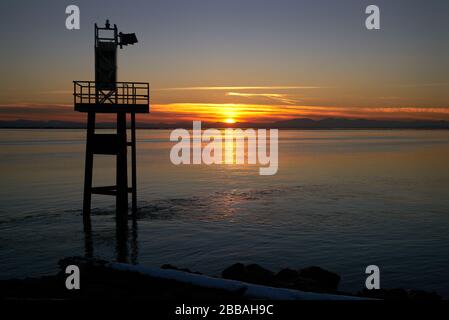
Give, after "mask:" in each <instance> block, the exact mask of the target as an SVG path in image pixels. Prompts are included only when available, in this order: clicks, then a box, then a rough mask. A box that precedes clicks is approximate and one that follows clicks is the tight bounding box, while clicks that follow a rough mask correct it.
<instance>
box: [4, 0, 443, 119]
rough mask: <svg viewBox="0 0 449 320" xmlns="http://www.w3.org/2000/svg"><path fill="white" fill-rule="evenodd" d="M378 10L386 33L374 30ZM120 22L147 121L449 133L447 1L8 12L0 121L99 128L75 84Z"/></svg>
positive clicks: (122, 77) (165, 0)
mask: <svg viewBox="0 0 449 320" xmlns="http://www.w3.org/2000/svg"><path fill="white" fill-rule="evenodd" d="M69 4H76V5H78V6H79V7H80V10H81V29H80V30H77V31H69V30H67V29H66V28H65V19H66V14H65V7H66V6H67V5H69ZM369 4H376V5H378V6H379V7H380V9H381V28H382V29H381V30H380V31H368V30H366V29H365V27H364V21H365V18H366V15H365V13H364V11H365V8H366V6H367V5H369ZM106 18H109V19H110V20H111V23H113V24H114V23H115V24H117V25H118V27H119V30H120V31H123V32H125V33H126V32H135V33H136V34H137V37H138V39H139V43H138V44H136V45H134V46H132V47H126V48H124V49H123V50H119V70H118V78H119V81H144V82H149V83H150V87H151V90H150V94H151V113H150V114H149V115H144V116H141V117H140V118H139V120H140V121H144V122H154V123H159V122H164V123H172V122H176V121H180V120H194V119H196V120H198V119H199V120H204V121H213V122H216V121H219V122H234V121H237V122H273V121H277V120H282V119H292V118H305V117H307V118H326V117H345V118H366V119H436V120H449V1H447V0H433V1H424V0H422V1H416V0H395V1H391V0H388V1H387V0H375V1H362V0H344V1H335V0H327V1H324V0H296V1H287V0H270V1H265V0H238V1H236V0H226V1H225V0H221V1H214V0H204V1H199V0H177V1H173V0H160V1H159V0H158V1H155V0H142V1H117V0H115V1H113V0H109V1H56V0H55V1H32V2H31V1H17V0H3V1H2V2H1V3H0V21H1V22H0V23H1V28H0V38H1V39H2V45H1V49H0V70H1V73H0V88H1V89H0V120H17V119H27V120H66V121H77V122H80V121H85V115H84V114H79V113H77V112H75V111H73V104H72V103H73V102H72V95H71V94H72V81H73V80H93V78H94V73H93V66H94V51H93V24H94V23H95V22H97V23H99V24H103V23H104V21H105V19H106Z"/></svg>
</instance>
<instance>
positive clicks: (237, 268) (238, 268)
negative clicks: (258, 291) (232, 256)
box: [221, 263, 246, 281]
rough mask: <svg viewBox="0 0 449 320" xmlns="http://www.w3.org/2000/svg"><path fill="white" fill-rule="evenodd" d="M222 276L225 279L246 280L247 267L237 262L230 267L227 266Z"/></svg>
mask: <svg viewBox="0 0 449 320" xmlns="http://www.w3.org/2000/svg"><path fill="white" fill-rule="evenodd" d="M221 276H222V277H223V278H225V279H232V280H239V281H245V279H246V268H245V266H244V265H243V264H242V263H235V264H233V265H232V266H230V267H227V268H226V269H224V270H223V272H222V273H221Z"/></svg>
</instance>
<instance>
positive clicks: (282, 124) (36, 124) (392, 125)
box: [0, 118, 449, 130]
mask: <svg viewBox="0 0 449 320" xmlns="http://www.w3.org/2000/svg"><path fill="white" fill-rule="evenodd" d="M201 125H202V128H204V129H207V128H215V129H225V128H241V129H246V128H254V129H259V128H260V129H280V130H398V129H400V130H403V129H408V130H418V129H419V130H421V129H423V130H449V121H446V120H369V119H345V118H324V119H318V120H315V119H309V118H297V119H289V120H282V121H276V122H272V123H258V122H236V123H234V124H232V125H229V124H226V123H223V122H206V121H202V124H201ZM96 127H97V128H98V129H113V128H115V127H116V124H115V122H100V123H97V125H96ZM178 128H185V129H192V121H180V122H175V123H142V122H141V123H139V122H137V129H146V130H171V129H178ZM0 129H86V124H85V123H82V122H70V121H58V120H48V121H38V120H25V119H17V120H11V121H6V120H0Z"/></svg>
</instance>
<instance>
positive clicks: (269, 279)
mask: <svg viewBox="0 0 449 320" xmlns="http://www.w3.org/2000/svg"><path fill="white" fill-rule="evenodd" d="M221 276H222V277H223V278H225V279H232V280H239V281H243V282H249V283H257V284H263V285H272V284H273V283H274V282H275V278H274V273H273V272H271V271H270V270H267V269H265V268H262V267H261V266H259V265H257V264H250V265H248V266H245V265H243V264H241V263H236V264H233V265H232V266H230V267H228V268H226V269H225V270H223V272H222V273H221Z"/></svg>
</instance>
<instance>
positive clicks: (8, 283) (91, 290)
mask: <svg viewBox="0 0 449 320" xmlns="http://www.w3.org/2000/svg"><path fill="white" fill-rule="evenodd" d="M70 264H75V265H77V266H79V267H80V274H82V282H81V283H82V285H81V289H80V290H67V289H66V287H65V280H66V277H67V275H66V274H65V273H64V270H65V268H66V266H67V265H70ZM59 265H60V268H61V271H60V272H59V273H57V274H56V275H53V276H45V277H40V278H27V279H23V280H2V281H0V288H1V298H3V299H109V298H126V299H154V300H172V301H175V300H186V301H194V300H206V301H223V300H251V299H252V298H253V297H254V296H257V295H258V294H259V295H260V297H262V298H263V297H266V299H269V298H270V297H271V296H273V297H276V299H280V300H282V299H283V297H284V298H285V297H296V298H294V299H297V300H301V299H307V300H327V299H335V298H337V299H339V297H341V298H342V300H344V299H345V298H347V299H351V298H375V299H384V300H404V301H407V300H408V301H415V300H419V301H421V300H440V299H441V297H440V296H439V295H438V294H436V293H434V292H425V291H419V290H405V289H399V288H398V289H381V290H362V291H360V292H357V293H348V292H341V291H339V290H338V286H339V283H340V276H339V275H338V274H336V273H334V272H331V271H328V270H324V269H322V268H320V267H316V266H312V267H306V268H302V269H289V268H286V269H282V270H280V271H279V272H277V273H275V272H273V271H270V270H267V269H265V268H263V267H261V266H259V265H257V264H249V265H243V264H241V263H236V264H234V265H232V266H230V267H228V268H226V269H224V270H223V272H222V277H221V278H212V277H208V276H205V275H201V274H200V273H198V272H192V271H190V270H189V269H185V268H178V267H175V266H172V265H168V264H166V265H163V266H162V267H161V268H160V269H159V268H151V269H148V268H147V269H145V268H143V267H142V268H141V267H139V266H137V267H136V266H131V265H125V264H114V263H109V262H106V261H101V260H93V259H86V258H79V257H75V258H66V259H63V260H61V261H60V262H59ZM136 270H137V272H136ZM259 291H260V292H262V293H260V292H259ZM267 292H269V293H268V295H267ZM264 295H265V296H264ZM260 297H259V298H260Z"/></svg>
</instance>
